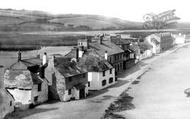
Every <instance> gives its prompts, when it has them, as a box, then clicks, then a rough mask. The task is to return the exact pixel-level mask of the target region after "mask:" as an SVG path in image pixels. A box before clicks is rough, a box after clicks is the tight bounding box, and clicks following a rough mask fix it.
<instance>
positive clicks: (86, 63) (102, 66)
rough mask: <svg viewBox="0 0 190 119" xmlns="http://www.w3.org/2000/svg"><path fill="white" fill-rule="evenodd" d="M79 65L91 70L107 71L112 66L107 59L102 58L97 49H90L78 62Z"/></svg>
mask: <svg viewBox="0 0 190 119" xmlns="http://www.w3.org/2000/svg"><path fill="white" fill-rule="evenodd" d="M78 65H79V67H82V68H85V69H86V70H87V71H89V72H99V71H106V70H109V69H111V68H113V67H112V65H111V64H109V63H108V61H107V60H105V59H104V58H102V57H101V56H100V55H99V54H98V53H96V51H94V50H88V51H86V52H85V53H84V55H83V57H82V58H80V60H79V62H78Z"/></svg>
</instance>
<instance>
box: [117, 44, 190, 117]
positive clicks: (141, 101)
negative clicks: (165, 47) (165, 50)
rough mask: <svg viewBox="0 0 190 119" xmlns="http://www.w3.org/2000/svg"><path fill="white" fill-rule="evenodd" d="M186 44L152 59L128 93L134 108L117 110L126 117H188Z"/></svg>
mask: <svg viewBox="0 0 190 119" xmlns="http://www.w3.org/2000/svg"><path fill="white" fill-rule="evenodd" d="M189 53H190V47H189V46H188V47H184V48H181V49H179V50H178V51H177V52H175V53H172V54H170V55H168V56H166V57H163V58H161V59H158V60H156V61H155V62H154V63H153V64H152V66H151V70H149V71H148V72H147V73H146V74H145V75H143V76H142V77H141V79H139V83H138V84H136V85H133V86H132V88H131V89H130V90H129V91H128V94H129V95H130V96H132V97H134V99H133V101H132V103H133V104H134V105H135V109H132V110H128V111H124V112H122V113H120V114H123V115H125V117H126V118H127V119H189V118H190V115H189V113H190V98H189V97H186V95H185V94H184V90H185V89H187V88H190V80H189V79H190V73H189V67H190V55H189Z"/></svg>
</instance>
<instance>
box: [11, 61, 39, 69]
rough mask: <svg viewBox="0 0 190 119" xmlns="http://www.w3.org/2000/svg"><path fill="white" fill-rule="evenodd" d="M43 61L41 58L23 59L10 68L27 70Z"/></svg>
mask: <svg viewBox="0 0 190 119" xmlns="http://www.w3.org/2000/svg"><path fill="white" fill-rule="evenodd" d="M41 63H42V61H41V59H39V58H30V59H23V60H20V61H17V62H15V63H14V64H12V65H11V66H10V67H9V69H13V70H26V69H27V68H28V67H31V66H35V65H41Z"/></svg>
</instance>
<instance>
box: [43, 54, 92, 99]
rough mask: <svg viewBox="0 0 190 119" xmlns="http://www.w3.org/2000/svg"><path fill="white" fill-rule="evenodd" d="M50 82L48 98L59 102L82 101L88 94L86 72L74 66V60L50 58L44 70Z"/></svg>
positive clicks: (59, 57)
mask: <svg viewBox="0 0 190 119" xmlns="http://www.w3.org/2000/svg"><path fill="white" fill-rule="evenodd" d="M46 77H47V79H48V80H49V81H50V82H51V85H50V88H49V91H50V97H51V98H53V99H58V100H60V101H69V100H72V99H82V98H85V97H86V96H87V94H88V79H87V71H86V70H84V69H82V68H80V67H78V66H77V65H76V59H72V58H65V57H61V56H58V57H56V56H52V57H51V58H50V59H49V62H48V67H47V68H46Z"/></svg>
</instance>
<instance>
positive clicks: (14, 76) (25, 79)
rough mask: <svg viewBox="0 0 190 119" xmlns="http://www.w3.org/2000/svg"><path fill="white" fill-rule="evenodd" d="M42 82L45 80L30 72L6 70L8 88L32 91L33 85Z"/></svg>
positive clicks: (5, 81)
mask: <svg viewBox="0 0 190 119" xmlns="http://www.w3.org/2000/svg"><path fill="white" fill-rule="evenodd" d="M42 82H43V79H41V78H40V77H39V76H38V75H37V74H33V73H31V72H30V71H29V70H6V72H5V75H4V85H5V87H6V88H20V89H32V86H33V84H39V83H42Z"/></svg>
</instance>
